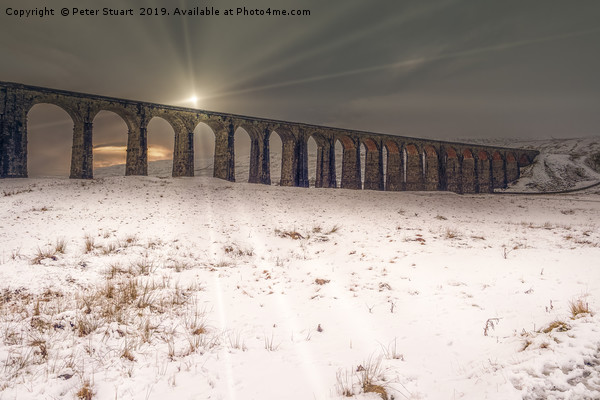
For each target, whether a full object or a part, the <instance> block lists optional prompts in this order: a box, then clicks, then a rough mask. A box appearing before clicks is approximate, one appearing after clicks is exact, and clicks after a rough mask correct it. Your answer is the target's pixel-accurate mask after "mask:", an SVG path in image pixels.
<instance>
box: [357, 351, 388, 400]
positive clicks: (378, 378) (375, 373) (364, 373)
mask: <svg viewBox="0 0 600 400" xmlns="http://www.w3.org/2000/svg"><path fill="white" fill-rule="evenodd" d="M363 364H364V365H359V366H358V367H357V368H356V372H357V376H358V383H359V384H360V387H361V388H362V390H363V392H365V393H377V394H379V395H380V396H381V398H382V399H383V400H387V399H388V395H387V392H386V390H385V388H384V387H383V386H382V385H379V384H377V383H378V382H383V381H384V380H385V379H384V375H383V370H382V368H381V357H377V358H375V359H373V358H372V357H369V358H368V359H367V360H366V361H365V362H364V363H363Z"/></svg>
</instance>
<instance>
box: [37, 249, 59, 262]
mask: <svg viewBox="0 0 600 400" xmlns="http://www.w3.org/2000/svg"><path fill="white" fill-rule="evenodd" d="M46 259H50V260H53V261H56V251H55V250H54V249H45V250H43V249H40V248H39V247H38V249H37V251H36V253H35V256H34V257H33V258H32V259H31V263H32V264H41V263H42V261H43V260H46Z"/></svg>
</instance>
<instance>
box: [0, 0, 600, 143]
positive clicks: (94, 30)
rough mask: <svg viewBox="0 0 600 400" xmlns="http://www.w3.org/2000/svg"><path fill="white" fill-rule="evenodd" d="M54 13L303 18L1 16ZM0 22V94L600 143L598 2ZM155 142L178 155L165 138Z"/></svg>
mask: <svg viewBox="0 0 600 400" xmlns="http://www.w3.org/2000/svg"><path fill="white" fill-rule="evenodd" d="M49 3H50V4H51V7H53V8H55V9H56V12H55V13H57V14H59V13H60V9H61V8H62V7H73V6H77V7H79V8H84V7H85V6H86V5H87V6H88V7H93V8H102V7H112V8H121V9H124V8H129V7H132V8H133V9H134V12H135V13H138V11H139V8H138V7H139V4H141V3H143V5H144V6H147V7H159V8H160V7H167V8H168V10H169V11H171V10H172V9H173V8H174V7H176V6H179V7H184V8H189V7H193V6H196V5H205V4H208V5H213V6H214V7H216V8H218V9H220V10H224V9H226V8H234V10H235V8H237V7H243V6H244V5H245V6H246V7H250V4H252V6H251V7H252V8H265V9H266V8H268V7H271V8H285V9H292V8H293V9H299V8H300V9H308V10H310V12H311V15H310V16H303V17H291V16H288V17H283V16H277V17H275V16H268V15H265V16H256V17H252V16H231V17H230V16H211V17H206V16H204V17H202V16H198V17H193V16H192V17H181V16H133V17H130V16H125V17H108V16H95V17H82V16H77V17H76V16H70V17H66V18H65V17H61V16H54V17H46V18H39V17H32V18H28V19H19V18H16V17H14V16H7V15H6V12H5V9H6V7H9V6H10V7H13V8H32V7H44V5H45V6H49V5H48V4H49ZM136 5H137V6H136ZM0 12H1V14H0V51H1V53H2V62H1V63H0V80H4V81H14V82H21V83H26V84H32V85H41V86H48V87H54V88H60V89H66V90H73V91H80V92H88V93H97V94H102V95H107V96H114V97H122V98H129V99H136V100H145V101H152V102H157V103H163V104H174V105H184V106H192V105H193V104H191V103H190V102H186V100H188V99H189V98H190V97H191V96H193V95H196V96H198V98H199V101H198V107H199V108H203V109H207V110H216V111H223V112H232V113H238V114H246V115H254V116H260V117H268V118H275V119H282V120H290V121H300V122H309V123H314V124H323V125H330V126H338V127H347V128H353V129H362V130H369V131H376V132H384V133H392V134H398V135H405V136H417V137H430V138H440V139H446V138H456V137H461V138H468V137H532V138H534V137H539V138H546V137H579V136H590V135H598V134H600V112H599V110H600V73H599V71H600V51H599V48H600V26H599V24H598V21H600V2H599V1H595V0H589V1H574V2H566V1H547V0H544V1H495V2H494V1H456V0H454V1H410V2H409V1H364V0H343V1H312V0H293V1H282V0H262V1H252V2H250V1H243V0H223V1H217V0H215V1H212V2H199V1H168V0H153V1H152V0H150V1H148V0H147V1H144V2H140V1H124V0H118V1H110V0H96V1H81V0H79V1H67V0H63V1H60V0H57V1H53V2H47V1H42V0H38V1H23V0H6V1H3V4H2V9H1V10H0ZM34 111H35V115H34V116H33V117H35V118H31V120H32V124H33V123H34V122H35V125H36V126H44V125H46V126H48V125H50V126H58V125H60V121H54V120H53V118H54V119H56V118H57V117H56V116H52V115H50V114H53V111H52V110H50V111H48V110H41V111H37V110H34ZM103 118H104V121H102V120H100V121H95V126H97V125H103V124H104V125H105V126H106V127H105V128H104V129H103V130H97V134H96V136H95V138H94V143H95V145H96V146H97V147H100V146H103V145H111V144H115V143H116V142H118V141H119V140H121V139H122V136H123V135H124V133H122V132H121V133H119V134H116V133H114V132H113V133H112V134H111V129H110V126H118V125H119V123H120V122H121V121H118V120H114V118H112V119H111V116H110V115H106V116H104V117H103ZM59 119H60V118H59ZM96 122H97V123H96ZM157 124H158V125H161V124H160V123H157ZM158 125H157V126H158ZM163 128H164V126H163V127H162V128H158V127H156V128H155V131H157V132H158V131H160V132H168V130H164V129H163ZM123 129H124V128H123ZM34 130H35V129H34ZM46 130H47V131H48V132H49V131H50V128H48V127H47V128H46ZM117 130H118V129H117ZM69 135H70V133H69ZM69 135H67V137H68V136H69ZM119 135H121V136H119ZM154 136H158V137H159V138H151V140H155V141H157V142H156V143H160V144H162V145H164V146H166V147H168V146H172V138H168V137H167V136H169V134H168V133H167V134H163V133H160V134H154ZM119 137H121V139H119ZM67 139H68V138H67ZM169 140H170V142H169ZM125 141H126V139H123V140H122V142H123V143H125ZM113 142H115V143H113ZM157 146H158V144H157Z"/></svg>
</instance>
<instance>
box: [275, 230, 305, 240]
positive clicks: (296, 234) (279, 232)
mask: <svg viewBox="0 0 600 400" xmlns="http://www.w3.org/2000/svg"><path fill="white" fill-rule="evenodd" d="M275 233H276V234H277V235H278V236H279V237H282V238H286V237H289V238H291V239H293V240H299V239H304V236H302V235H301V234H300V233H299V232H297V231H282V230H280V229H275Z"/></svg>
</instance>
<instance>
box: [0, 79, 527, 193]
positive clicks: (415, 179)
mask: <svg viewBox="0 0 600 400" xmlns="http://www.w3.org/2000/svg"><path fill="white" fill-rule="evenodd" d="M39 103H48V104H54V105H56V106H58V107H60V108H62V109H63V110H65V112H67V113H68V114H69V116H70V117H71V119H72V120H73V123H74V128H73V147H72V155H71V173H70V177H71V178H76V179H89V178H92V177H93V169H92V159H93V158H92V157H93V154H92V134H93V123H92V121H93V120H94V117H95V116H96V115H97V114H98V113H99V112H100V111H103V110H106V111H112V112H114V113H116V114H117V115H119V116H120V117H121V118H123V120H124V121H125V123H126V124H127V128H128V134H127V135H128V139H127V162H126V172H125V174H126V175H147V173H148V140H147V139H148V134H147V129H148V124H149V122H150V121H151V120H152V118H154V117H159V118H162V119H164V120H165V121H167V122H168V123H169V124H170V125H171V127H172V128H173V131H174V132H175V140H174V148H173V171H172V175H173V176H174V177H184V176H193V175H194V130H195V129H196V127H197V126H198V125H199V124H201V123H203V124H206V125H208V126H209V127H210V129H211V130H212V132H213V134H214V136H215V151H214V170H213V176H214V177H216V178H220V179H225V180H229V181H235V157H234V133H235V131H236V129H238V128H243V129H244V130H245V131H246V132H248V135H249V136H250V143H251V146H250V166H249V178H248V182H250V183H260V184H267V185H268V184H271V171H270V149H269V139H270V137H271V135H272V134H273V133H275V132H276V134H277V135H279V137H280V138H281V142H282V153H283V154H282V164H281V181H280V184H281V185H282V186H298V187H308V185H309V181H308V139H309V138H311V137H312V138H313V139H314V140H315V142H316V144H317V160H316V163H317V165H316V166H315V167H316V168H315V171H316V179H315V186H316V187H326V188H335V187H337V186H338V182H337V179H336V163H335V145H336V143H337V142H338V141H339V142H340V143H341V145H342V148H343V154H342V171H341V182H340V185H339V186H340V187H342V188H346V189H362V188H363V184H362V182H361V157H360V147H361V145H363V146H364V147H365V149H366V154H365V176H364V189H366V190H390V191H399V190H449V191H453V192H457V193H489V192H491V191H493V189H494V188H502V187H506V185H507V184H508V182H511V181H514V180H515V179H517V178H518V177H519V168H520V167H523V166H526V165H529V164H531V162H532V160H533V159H534V158H535V157H536V156H537V154H538V152H537V151H535V150H521V149H510V148H502V147H492V146H480V145H470V144H465V143H450V142H444V141H436V140H426V139H418V138H409V137H402V136H395V135H388V134H379V133H372V132H363V131H356V130H351V129H342V128H333V127H326V126H317V125H310V124H303V123H296V122H287V121H277V120H270V119H265V118H257V117H249V116H242V115H235V114H226V113H219V112H212V111H205V110H196V109H191V108H183V107H174V106H168V105H160V104H154V103H147V102H140V101H133V100H125V99H118V98H111V97H105V96H98V95H91V94H84V93H75V92H68V91H63V90H57V89H48V88H42V87H35V86H27V85H23V84H18V83H10V82H0V178H10V177H15V178H19V177H20V178H24V177H27V113H28V112H29V110H30V109H31V108H32V107H33V106H34V105H35V104H39ZM384 149H385V154H386V157H385V158H386V159H385V160H384V151H383V150H384ZM384 163H385V167H386V169H385V170H386V174H385V179H384V173H383V171H384Z"/></svg>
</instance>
